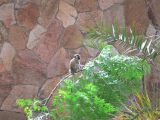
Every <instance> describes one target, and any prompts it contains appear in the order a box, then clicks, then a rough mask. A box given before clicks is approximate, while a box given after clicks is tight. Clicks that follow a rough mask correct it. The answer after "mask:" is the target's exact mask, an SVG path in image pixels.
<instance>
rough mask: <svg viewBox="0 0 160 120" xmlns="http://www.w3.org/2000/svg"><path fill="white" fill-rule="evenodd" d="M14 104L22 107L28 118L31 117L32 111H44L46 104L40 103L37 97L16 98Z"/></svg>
mask: <svg viewBox="0 0 160 120" xmlns="http://www.w3.org/2000/svg"><path fill="white" fill-rule="evenodd" d="M16 104H17V105H18V106H19V107H21V108H23V110H24V113H25V114H26V116H27V118H28V119H31V118H32V117H33V112H46V111H47V109H48V108H47V106H44V105H42V104H41V101H39V100H37V99H34V100H32V99H17V101H16Z"/></svg>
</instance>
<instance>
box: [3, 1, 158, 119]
mask: <svg viewBox="0 0 160 120" xmlns="http://www.w3.org/2000/svg"><path fill="white" fill-rule="evenodd" d="M151 1H152V2H153V4H152V5H151V8H150V9H149V10H148V8H147V7H146V4H145V2H144V0H0V105H1V106H0V110H1V111H0V120H2V118H3V120H25V117H24V116H23V114H22V113H18V112H21V110H19V109H18V108H17V106H16V104H15V102H16V99H17V98H33V97H35V96H40V97H42V98H44V97H46V96H47V95H48V94H49V91H50V90H51V89H52V88H53V87H54V86H55V84H56V83H57V82H58V81H59V77H58V76H61V75H64V74H66V73H67V72H68V63H69V60H70V58H71V57H72V56H73V54H74V53H79V54H81V56H82V63H85V62H86V61H87V60H88V58H90V57H94V56H95V55H96V52H97V51H95V50H93V49H91V48H88V47H85V46H84V45H83V41H82V39H83V36H84V35H85V32H86V31H87V30H88V29H89V28H90V27H91V26H93V25H94V24H95V23H96V22H97V21H100V20H102V21H104V22H105V23H106V24H111V23H113V21H114V19H117V20H118V21H119V23H120V25H122V24H125V23H126V25H127V26H131V25H133V24H134V25H135V26H136V28H137V30H138V32H143V33H145V32H146V31H147V30H148V29H147V28H148V27H150V26H152V28H153V29H154V24H153V23H156V24H157V25H160V20H159V17H160V12H159V11H160V7H159V5H160V1H159V0H151ZM148 11H152V12H149V13H151V15H154V19H153V20H152V18H153V17H150V16H151V15H150V14H149V16H148ZM149 24H150V26H149ZM151 32H153V30H151ZM155 77H156V78H154V79H157V80H158V79H159V78H158V77H157V76H156V75H155ZM151 78H153V76H152V77H151ZM16 112H17V113H16ZM11 116H14V117H11Z"/></svg>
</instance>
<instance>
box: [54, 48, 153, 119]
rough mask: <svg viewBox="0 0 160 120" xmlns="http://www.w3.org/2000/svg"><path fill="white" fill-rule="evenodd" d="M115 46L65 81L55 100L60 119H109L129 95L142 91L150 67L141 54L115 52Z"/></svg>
mask: <svg viewBox="0 0 160 120" xmlns="http://www.w3.org/2000/svg"><path fill="white" fill-rule="evenodd" d="M111 49H112V46H107V47H105V48H104V49H103V50H102V52H101V54H100V55H99V56H98V57H97V58H95V59H94V60H92V61H91V62H89V63H88V64H87V65H85V67H84V70H83V72H82V74H81V75H80V76H79V77H76V76H73V78H70V79H68V80H66V81H65V83H64V84H63V85H62V87H61V88H60V89H59V93H58V94H57V96H55V99H54V101H53V108H52V112H51V116H52V117H53V118H54V119H60V120H67V119H68V120H75V119H76V120H96V119H100V120H106V119H111V117H113V115H114V114H115V113H116V112H117V111H119V110H120V109H121V103H122V102H125V101H127V99H128V96H129V95H131V94H134V93H136V92H138V91H140V87H141V81H140V79H141V78H142V76H143V75H144V74H145V73H146V72H149V70H150V67H149V65H148V64H147V62H146V61H145V60H142V59H140V58H138V57H127V56H122V55H115V54H114V53H113V52H111Z"/></svg>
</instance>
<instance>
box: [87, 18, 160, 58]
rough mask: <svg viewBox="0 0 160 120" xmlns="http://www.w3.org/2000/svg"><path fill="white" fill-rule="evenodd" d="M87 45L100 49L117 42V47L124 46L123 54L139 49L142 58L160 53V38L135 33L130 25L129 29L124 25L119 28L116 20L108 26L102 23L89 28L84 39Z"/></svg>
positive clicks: (153, 56) (152, 56)
mask: <svg viewBox="0 0 160 120" xmlns="http://www.w3.org/2000/svg"><path fill="white" fill-rule="evenodd" d="M84 42H85V44H86V45H87V46H89V47H93V48H97V49H100V50H102V48H103V46H105V44H114V43H115V42H119V47H122V48H125V49H126V51H125V52H124V54H129V53H133V52H135V51H139V52H140V53H143V57H144V58H151V59H154V58H155V57H156V56H158V55H159V54H160V39H159V37H158V38H156V37H155V35H153V36H147V37H145V36H144V35H136V31H135V28H134V27H132V28H131V29H130V31H128V29H127V28H126V27H125V26H124V27H123V28H119V25H118V22H117V21H115V23H114V24H113V25H112V26H111V27H108V26H107V25H104V24H103V23H100V24H97V25H96V26H95V27H93V28H91V29H90V31H89V32H88V34H87V37H86V39H85V40H84Z"/></svg>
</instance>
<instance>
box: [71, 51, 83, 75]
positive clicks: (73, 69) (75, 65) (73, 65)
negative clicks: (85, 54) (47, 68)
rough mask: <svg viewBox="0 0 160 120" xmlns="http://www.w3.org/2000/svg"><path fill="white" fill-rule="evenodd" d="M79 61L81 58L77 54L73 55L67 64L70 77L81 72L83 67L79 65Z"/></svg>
mask: <svg viewBox="0 0 160 120" xmlns="http://www.w3.org/2000/svg"><path fill="white" fill-rule="evenodd" d="M80 59H81V57H80V55H79V54H75V55H74V57H73V58H72V59H71V61H70V64H69V72H70V73H71V74H72V75H74V74H75V73H77V72H79V71H81V70H82V68H83V66H84V65H81V64H80Z"/></svg>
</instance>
